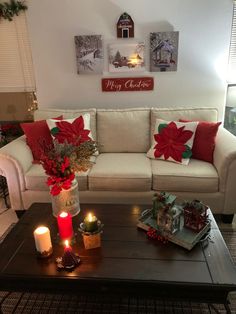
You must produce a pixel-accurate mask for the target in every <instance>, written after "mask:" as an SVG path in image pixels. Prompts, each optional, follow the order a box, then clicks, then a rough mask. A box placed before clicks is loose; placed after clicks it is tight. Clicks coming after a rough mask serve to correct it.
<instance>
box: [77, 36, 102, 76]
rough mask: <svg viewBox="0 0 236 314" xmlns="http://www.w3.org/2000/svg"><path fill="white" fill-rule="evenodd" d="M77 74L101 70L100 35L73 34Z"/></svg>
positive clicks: (93, 72) (100, 71) (99, 72)
mask: <svg viewBox="0 0 236 314" xmlns="http://www.w3.org/2000/svg"><path fill="white" fill-rule="evenodd" d="M75 50H76V62H77V73H78V74H101V73H102V72H103V59H104V58H103V43H102V36H101V35H84V36H75Z"/></svg>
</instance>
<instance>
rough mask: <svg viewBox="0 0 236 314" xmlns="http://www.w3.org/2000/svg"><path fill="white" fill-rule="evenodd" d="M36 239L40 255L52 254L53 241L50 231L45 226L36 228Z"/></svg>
mask: <svg viewBox="0 0 236 314" xmlns="http://www.w3.org/2000/svg"><path fill="white" fill-rule="evenodd" d="M34 240H35V246H36V250H37V252H38V255H39V256H40V257H48V256H50V255H51V254H52V242H51V237H50V231H49V229H48V228H47V227H45V226H40V227H38V228H37V229H35V230H34Z"/></svg>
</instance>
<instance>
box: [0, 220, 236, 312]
mask: <svg viewBox="0 0 236 314" xmlns="http://www.w3.org/2000/svg"><path fill="white" fill-rule="evenodd" d="M13 227H14V225H13V226H10V227H9V229H8V230H7V231H6V232H5V233H4V234H3V235H2V236H1V237H0V243H1V241H3V240H4V238H5V236H6V235H7V233H8V232H9V231H10V230H11V229H12V228H13ZM221 232H222V235H223V237H224V239H225V242H226V244H227V246H228V248H229V250H230V252H231V255H232V258H233V260H234V262H235V263H236V231H232V230H221ZM0 306H1V308H0V313H2V314H10V313H49V314H51V313H55V314H58V313H59V314H64V313H81V314H82V313H83V314H98V313H99V314H102V313H103V314H118V313H120V314H128V313H129V314H134V313H138V314H154V313H155V314H162V313H163V314H164V313H165V314H169V313H170V314H178V313H183V314H190V313H191V314H200V313H201V314H208V313H212V314H213V313H220V314H224V313H227V312H226V309H225V307H224V305H221V304H220V305H219V304H214V305H213V307H214V308H213V307H211V306H210V305H208V304H205V303H196V302H175V301H168V300H164V299H162V300H157V299H153V298H140V297H133V296H126V297H121V296H117V295H114V296H110V295H109V296H106V295H99V294H98V295H96V296H94V295H78V294H76V292H75V294H70V295H66V294H46V293H21V292H7V291H0ZM229 307H230V309H231V313H233V314H236V293H232V294H231V295H230V304H229Z"/></svg>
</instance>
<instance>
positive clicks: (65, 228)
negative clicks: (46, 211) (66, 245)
mask: <svg viewBox="0 0 236 314" xmlns="http://www.w3.org/2000/svg"><path fill="white" fill-rule="evenodd" d="M57 225H58V230H59V236H60V238H61V240H66V239H71V238H72V237H73V234H74V232H73V227H72V217H71V214H69V213H66V212H62V213H60V214H59V215H58V217H57Z"/></svg>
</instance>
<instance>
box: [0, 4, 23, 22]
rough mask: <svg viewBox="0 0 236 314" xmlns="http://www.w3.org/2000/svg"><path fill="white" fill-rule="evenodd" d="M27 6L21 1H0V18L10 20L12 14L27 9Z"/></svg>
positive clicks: (17, 13)
mask: <svg viewBox="0 0 236 314" xmlns="http://www.w3.org/2000/svg"><path fill="white" fill-rule="evenodd" d="M27 9H28V7H27V6H26V5H25V4H24V2H22V1H15V0H11V1H10V2H3V3H0V19H1V18H4V19H5V20H8V21H12V20H13V17H14V15H19V13H20V11H25V10H27Z"/></svg>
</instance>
